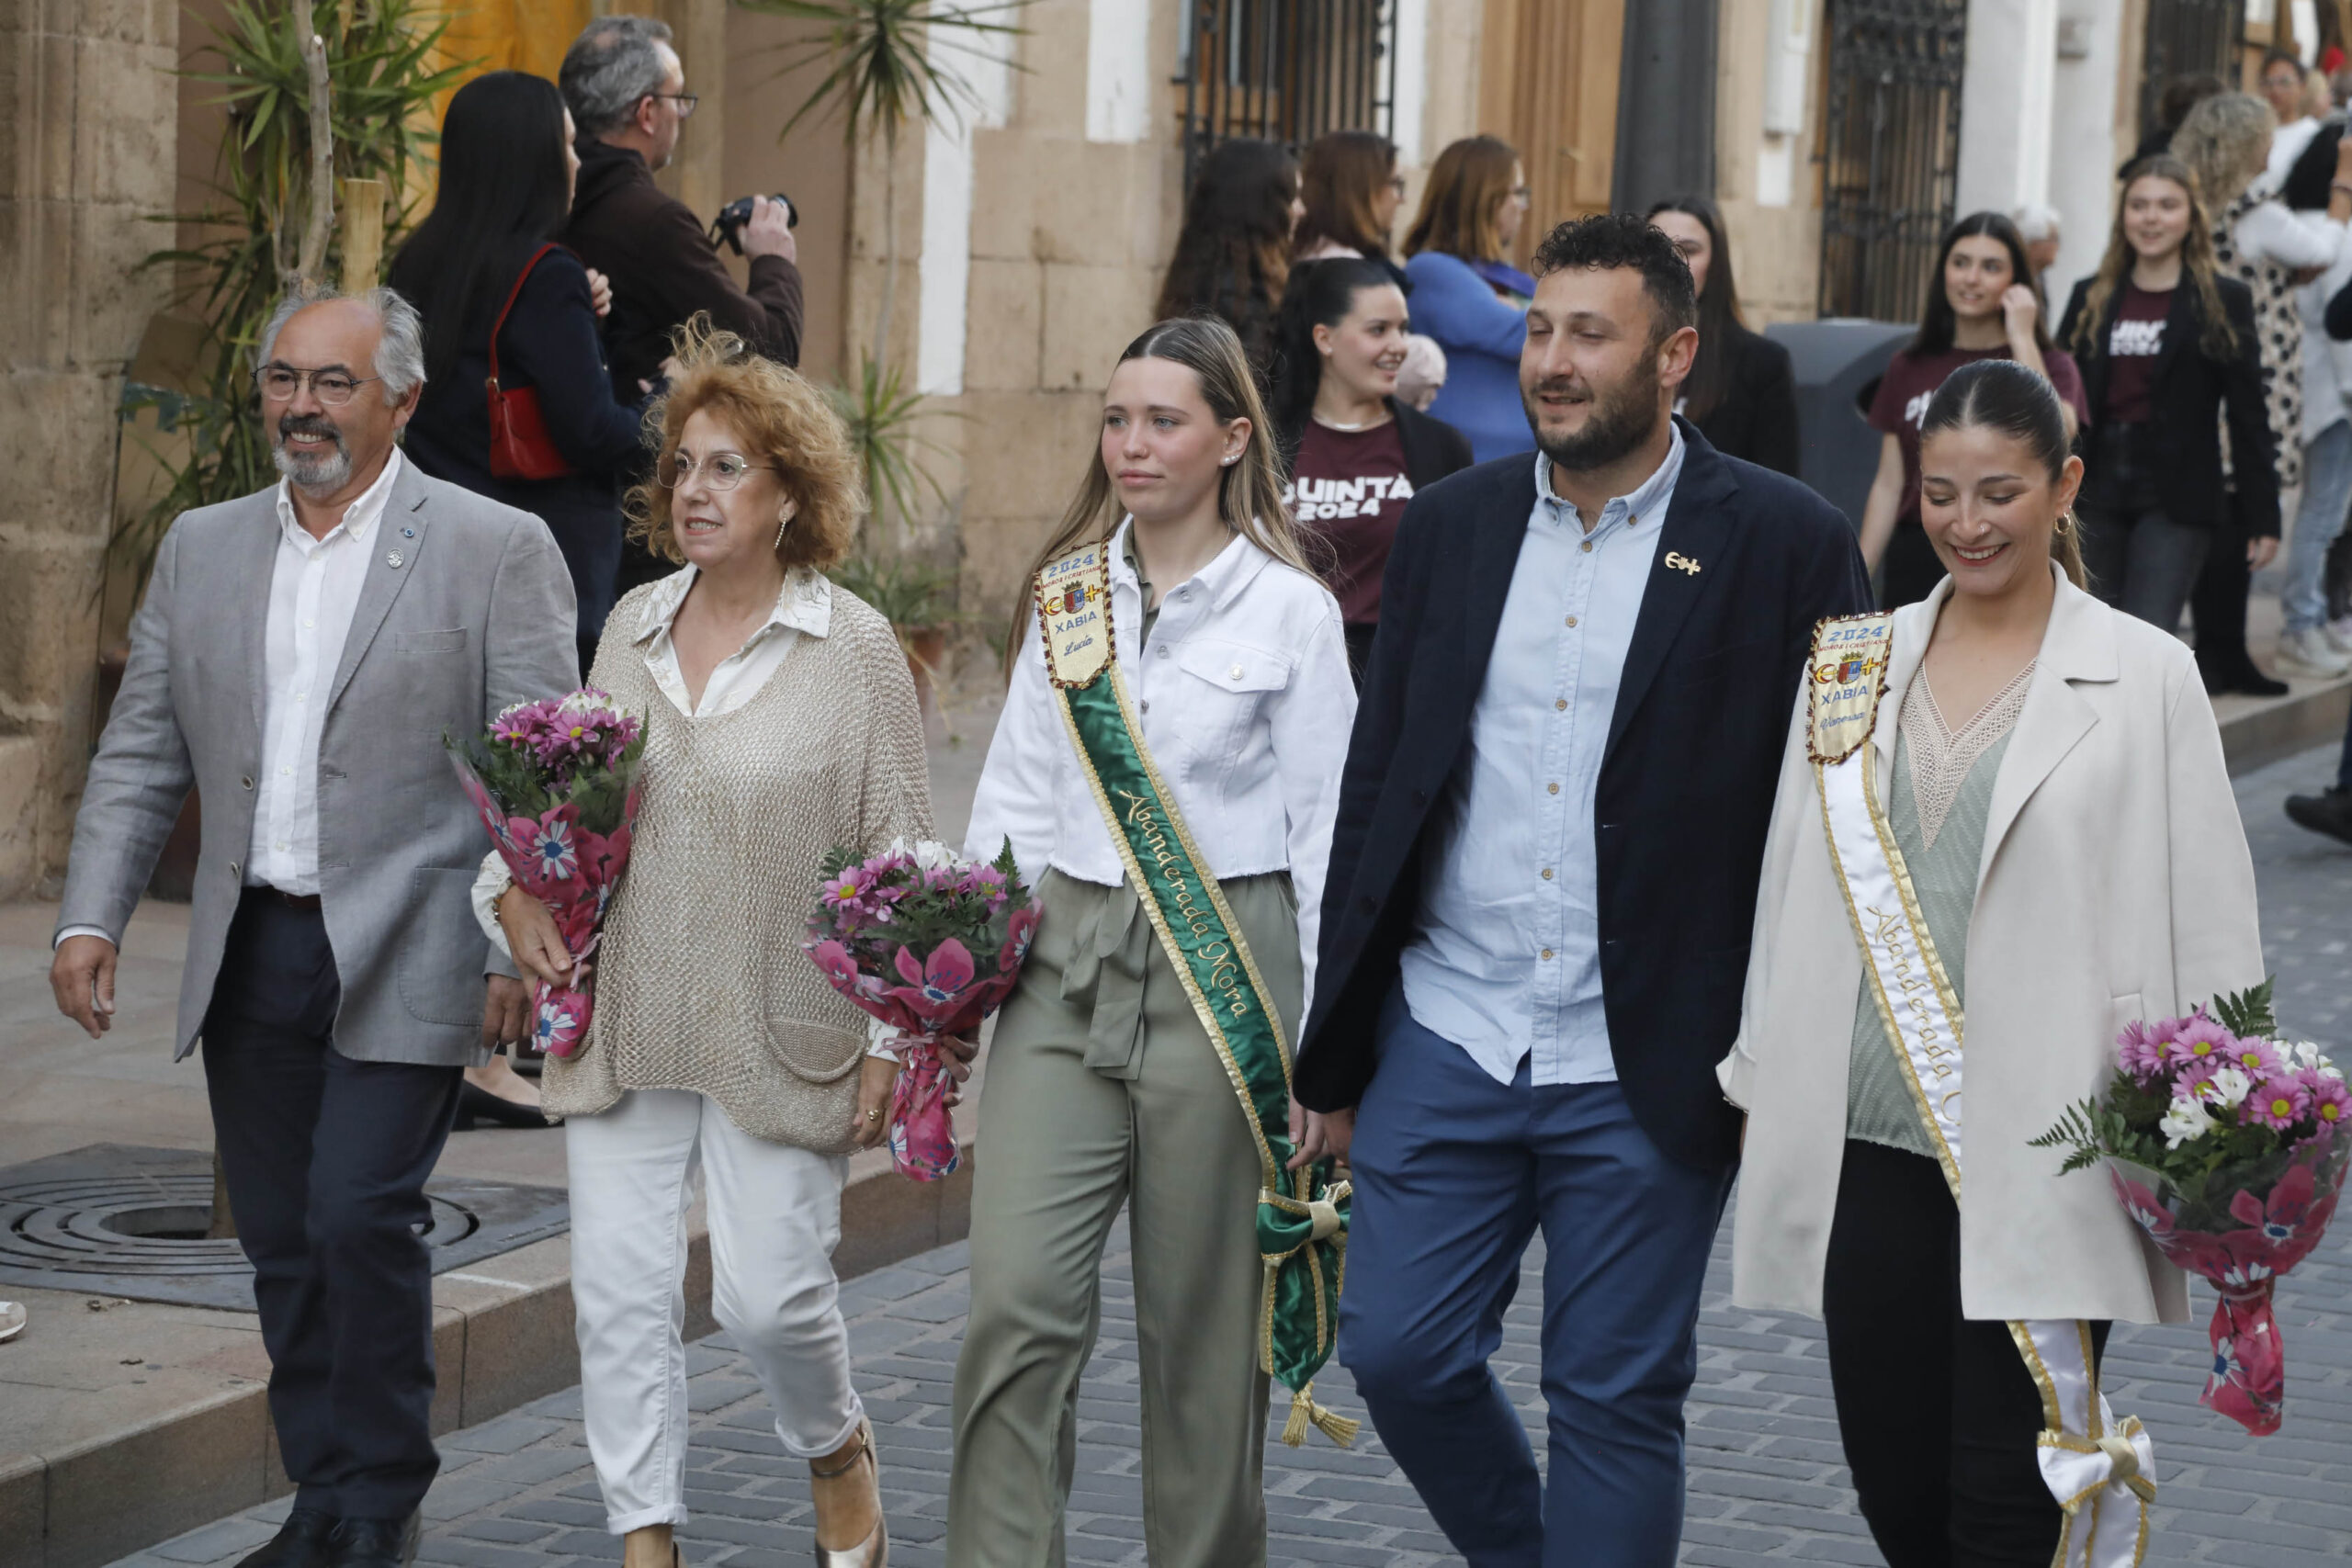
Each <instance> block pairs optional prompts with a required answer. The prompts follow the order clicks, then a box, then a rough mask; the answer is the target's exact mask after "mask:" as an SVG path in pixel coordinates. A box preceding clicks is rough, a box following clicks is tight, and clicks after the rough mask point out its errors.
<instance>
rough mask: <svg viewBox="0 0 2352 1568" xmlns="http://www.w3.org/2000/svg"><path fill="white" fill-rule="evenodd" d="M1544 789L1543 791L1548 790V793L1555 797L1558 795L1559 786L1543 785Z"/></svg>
mask: <svg viewBox="0 0 2352 1568" xmlns="http://www.w3.org/2000/svg"><path fill="white" fill-rule="evenodd" d="M1544 788H1545V789H1547V790H1549V791H1550V792H1551V793H1552V794H1554V795H1557V794H1559V793H1560V786H1559V785H1558V784H1545V785H1544Z"/></svg>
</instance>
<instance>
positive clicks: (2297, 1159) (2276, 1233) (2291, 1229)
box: [2033, 982, 2352, 1437]
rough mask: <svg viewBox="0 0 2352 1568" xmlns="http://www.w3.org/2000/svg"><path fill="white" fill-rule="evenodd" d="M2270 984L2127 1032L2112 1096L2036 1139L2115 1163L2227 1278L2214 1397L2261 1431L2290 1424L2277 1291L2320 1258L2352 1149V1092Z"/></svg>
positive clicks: (2168, 1248) (2080, 1160)
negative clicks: (2295, 1037) (2297, 1030)
mask: <svg viewBox="0 0 2352 1568" xmlns="http://www.w3.org/2000/svg"><path fill="white" fill-rule="evenodd" d="M2277 1035H2278V1021H2277V1020H2276V1019H2274V1018H2273V1017H2272V1015H2271V1007H2270V987H2269V985H2268V983H2267V982H2265V983H2264V984H2263V985H2261V986H2260V987H2256V988H2255V989H2254V990H2251V991H2246V992H2243V993H2241V994H2239V995H2236V996H2231V997H2223V998H2220V999H2219V1000H2217V1001H2215V1002H2214V1003H2213V1005H2212V1009H2211V1011H2210V1012H2209V1011H2208V1010H2206V1009H2204V1008H2201V1007H2200V1008H2199V1009H2198V1010H2196V1011H2195V1012H2194V1013H2192V1014H2190V1015H2189V1016H2188V1017H2187V1018H2168V1019H2165V1020H2162V1021H2159V1022H2156V1023H2134V1024H2132V1025H2131V1026H2130V1027H2129V1028H2127V1029H2125V1030H2124V1032H2122V1034H2121V1035H2120V1036H2119V1037H2118V1038H2117V1041H2116V1044H2117V1047H2118V1050H2119V1052H2120V1066H2118V1067H2117V1069H2116V1073H2115V1077H2114V1078H2113V1079H2112V1080H2110V1081H2109V1084H2108V1087H2107V1092H2106V1093H2105V1094H2104V1095H2102V1096H2100V1097H2099V1098H2098V1100H2085V1101H2084V1102H2083V1103H2082V1104H2081V1105H2079V1106H2076V1107H2075V1109H2074V1110H2073V1111H2069V1112H2067V1114H2066V1115H2065V1116H2064V1118H2063V1119H2062V1120H2061V1121H2060V1122H2059V1123H2058V1125H2057V1126H2055V1127H2053V1128H2052V1129H2051V1130H2050V1131H2049V1132H2048V1133H2046V1134H2042V1135H2041V1137H2039V1138H2037V1139H2035V1140H2034V1142H2033V1146H2034V1147H2036V1148H2054V1147H2058V1146H2060V1145H2067V1146H2071V1147H2072V1149H2073V1150H2074V1153H2073V1154H2072V1155H2070V1156H2068V1157H2067V1160H2066V1163H2065V1165H2064V1167H2063V1169H2064V1170H2080V1169H2083V1168H2086V1167H2087V1166H2090V1165H2093V1164H2097V1163H2100V1162H2102V1161H2103V1162H2104V1163H2105V1165H2106V1167H2107V1172H2108V1179H2109V1181H2110V1182H2112V1183H2113V1185H2114V1188H2115V1195H2116V1196H2117V1197H2118V1198H2119V1199H2120V1200H2121V1201H2122V1202H2123V1206H2124V1208H2125V1209H2126V1210H2127V1211H2129V1212H2130V1213H2131V1217H2132V1218H2133V1219H2134V1220H2136V1221H2138V1222H2139V1224H2140V1225H2141V1226H2142V1228H2143V1229H2144V1230H2146V1231H2147V1233H2148V1235H2149V1237H2150V1238H2151V1239H2152V1240H2153V1241H2154V1243H2155V1245H2156V1248H2157V1250H2159V1251H2161V1252H2162V1253H2163V1254H2164V1255H2165V1257H2166V1258H2170V1259H2172V1260H2173V1262H2175V1263H2177V1264H2178V1265H2179V1266H2180V1267H2181V1268H2183V1269H2187V1270H2188V1271H2189V1272H2190V1273H2192V1274H2196V1275H2199V1276H2200V1277H2202V1278H2204V1279H2206V1280H2211V1281H2212V1284H2213V1288H2214V1290H2215V1291H2216V1292H2219V1294H2220V1296H2221V1301H2220V1303H2219V1304H2218V1305H2217V1306H2216V1307H2215V1308H2214V1311H2213V1320H2212V1324H2211V1327H2210V1328H2209V1330H2208V1335H2207V1337H2208V1338H2209V1339H2210V1340H2211V1344H2212V1347H2213V1369H2212V1374H2211V1377H2209V1378H2208V1379H2207V1380H2206V1383H2205V1393H2204V1394H2203V1395H2202V1399H2203V1403H2204V1404H2207V1405H2208V1406H2210V1407H2211V1408H2212V1409H2215V1410H2218V1411H2220V1412H2221V1413H2222V1414H2223V1415H2225V1416H2229V1417H2230V1418H2231V1419H2232V1420H2233V1421H2235V1422H2237V1423H2238V1424H2239V1425H2240V1426H2242V1427H2245V1429H2246V1430H2248V1431H2250V1432H2252V1433H2254V1434H2255V1435H2256V1436H2257V1437H2265V1436H2267V1435H2268V1434H2270V1433H2272V1432H2275V1431H2277V1430H2278V1422H2279V1416H2280V1414H2281V1412H2282V1410H2283V1408H2284V1405H2285V1401H2286V1390H2287V1363H2286V1357H2285V1352H2284V1349H2283V1348H2282V1347H2281V1345H2280V1343H2279V1337H2278V1322H2277V1320H2276V1318H2275V1317H2274V1316H2273V1315H2272V1313H2271V1306H2270V1297H2271V1291H2272V1288H2273V1287H2274V1286H2275V1285H2276V1284H2277V1282H2278V1276H2280V1275H2281V1274H2284V1273H2286V1272H2287V1270H2289V1269H2292V1268H2293V1267H2294V1266H2295V1265H2296V1264H2298V1263H2301V1261H2302V1260H2303V1259H2304V1258H2307V1257H2309V1256H2310V1255H2311V1252H2312V1248H2313V1247H2317V1246H2318V1245H2319V1242H2320V1237H2321V1235H2323V1234H2324V1232H2325V1231H2326V1229H2327V1222H2328V1220H2329V1219H2330V1218H2331V1217H2333V1216H2334V1214H2335V1200H2336V1196H2337V1194H2338V1193H2339V1192H2340V1191H2341V1190H2342V1187H2343V1182H2344V1170H2345V1166H2346V1160H2347V1159H2352V1128H2347V1127H2346V1122H2352V1091H2347V1089H2346V1086H2345V1082H2344V1075H2343V1074H2342V1073H2340V1072H2338V1071H2337V1070H2336V1069H2335V1066H2334V1065H2333V1064H2332V1063H2330V1062H2329V1061H2328V1059H2327V1058H2326V1057H2325V1056H2324V1055H2321V1054H2320V1050H2319V1047H2318V1046H2316V1045H2313V1044H2311V1043H2308V1042H2305V1043H2299V1044H2290V1043H2287V1042H2285V1041H2283V1040H2280V1039H2278V1038H2277Z"/></svg>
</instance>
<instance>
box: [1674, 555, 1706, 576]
mask: <svg viewBox="0 0 2352 1568" xmlns="http://www.w3.org/2000/svg"><path fill="white" fill-rule="evenodd" d="M1666 564H1667V567H1668V570H1673V571H1679V572H1683V573H1685V574H1687V575H1689V576H1691V577H1696V576H1698V575H1699V563H1698V562H1697V561H1695V560H1692V559H1691V558H1690V557H1689V556H1686V555H1684V554H1683V553H1682V552H1681V551H1679V550H1668V551H1667V552H1666Z"/></svg>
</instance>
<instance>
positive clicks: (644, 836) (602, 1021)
mask: <svg viewBox="0 0 2352 1568" xmlns="http://www.w3.org/2000/svg"><path fill="white" fill-rule="evenodd" d="M649 592H651V588H650V586H649V587H646V588H640V589H638V590H637V591H636V592H632V593H630V594H628V596H627V597H625V598H624V599H622V600H621V602H620V604H617V605H616V606H615V607H614V610H613V613H612V615H611V617H610V618H609V619H608V620H607V621H606V622H605V637H604V641H603V642H602V643H601V644H600V645H599V646H598V648H597V649H596V665H595V670H594V674H593V675H592V677H591V683H592V684H594V685H596V686H600V687H602V688H603V689H604V690H605V691H606V692H609V693H610V694H612V696H613V698H614V701H615V703H616V705H617V706H619V707H621V708H623V709H626V710H627V711H628V712H630V713H634V714H640V715H643V716H645V720H646V743H645V761H644V765H643V769H642V771H641V772H640V773H639V791H640V794H639V802H638V817H637V832H636V839H635V843H634V846H633V848H632V849H631V851H630V855H629V863H628V871H627V872H626V873H624V874H623V875H622V877H621V883H620V887H619V890H618V891H617V892H616V894H615V895H614V897H613V906H612V908H611V910H610V912H609V913H608V914H607V915H606V917H605V940H604V944H603V946H602V948H601V950H600V951H599V953H597V956H596V958H595V960H594V964H595V968H596V1010H595V1016H594V1020H593V1021H592V1022H591V1023H590V1025H589V1030H588V1038H587V1041H586V1043H585V1047H584V1049H582V1051H581V1052H580V1054H579V1055H576V1056H573V1057H572V1058H571V1059H570V1060H568V1061H567V1060H558V1059H556V1058H553V1057H550V1058H548V1063H547V1066H546V1069H545V1076H544V1077H543V1078H542V1080H541V1091H542V1097H543V1100H544V1101H545V1104H546V1106H547V1109H548V1111H550V1112H551V1113H555V1114H560V1115H564V1116H586V1115H593V1114H594V1113H595V1112H597V1111H606V1110H609V1109H611V1107H612V1106H613V1105H614V1104H615V1103H616V1102H617V1101H618V1100H619V1099H620V1097H621V1094H622V1092H623V1091H624V1090H627V1089H691V1090H694V1091H695V1092H697V1093H700V1094H706V1095H708V1096H709V1097H710V1098H711V1099H712V1100H716V1101H718V1105H719V1107H720V1108H721V1109H722V1110H724V1111H726V1112H727V1115H728V1118H729V1120H730V1121H732V1122H734V1123H735V1124H736V1125H737V1126H738V1127H741V1129H742V1130H743V1131H745V1132H747V1133H750V1134H752V1135H753V1136H755V1137H761V1138H766V1139H768V1140H770V1141H771V1142H775V1143H780V1144H792V1145H797V1146H799V1147H802V1148H807V1149H814V1150H817V1151H818V1152H820V1153H823V1154H840V1153H842V1152H845V1151H846V1150H848V1149H849V1148H850V1147H851V1146H852V1137H851V1126H850V1122H851V1119H852V1117H853V1115H854V1112H855V1111H856V1100H857V1077H858V1075H857V1066H858V1062H859V1060H860V1058H861V1057H863V1056H864V1055H865V1041H866V1029H865V1014H864V1013H862V1012H860V1011H859V1010H857V1009H856V1008H854V1007H853V1006H851V1005H850V1003H849V1002H848V1001H847V1000H846V999H845V998H842V996H841V995H840V994H839V993H838V992H836V991H835V990H834V989H833V988H832V987H831V985H830V984H829V983H827V981H826V980H825V978H824V976H822V975H820V974H819V973H818V970H817V966H816V965H815V964H812V963H811V962H809V955H808V954H807V953H803V952H802V951H801V949H800V942H801V939H802V937H803V935H804V934H805V931H806V927H807V922H808V919H809V910H810V909H812V908H815V906H816V901H817V886H818V881H819V874H818V866H819V864H820V862H822V861H823V859H824V857H825V852H827V851H828V850H830V849H831V848H833V847H834V846H835V845H837V844H845V845H849V846H851V847H853V848H854V849H856V850H857V851H859V852H861V853H866V852H872V851H874V850H876V849H879V848H881V847H882V846H884V845H886V844H888V842H889V841H890V840H892V839H894V838H899V837H904V838H907V839H909V840H913V839H917V838H929V837H931V836H932V832H933V829H932V818H931V773H930V767H929V764H928V762H927V761H926V759H925V757H924V753H923V741H922V718H921V716H920V715H919V713H918V711H917V709H916V706H915V691H914V682H913V681H912V680H911V679H910V677H909V675H908V673H907V660H906V655H905V654H904V653H903V652H902V651H901V650H900V649H899V641H898V638H897V637H895V636H894V635H893V634H892V632H891V630H890V626H889V623H888V621H886V620H884V619H883V618H882V617H881V615H878V614H876V612H875V611H874V610H873V609H872V608H871V607H870V606H869V605H867V604H865V603H864V602H863V601H861V600H859V599H857V598H856V597H854V595H852V594H850V593H848V592H844V591H842V589H841V588H840V587H839V586H838V585H836V586H834V587H833V588H832V612H831V626H830V629H829V631H828V633H827V635H826V636H824V637H810V636H807V635H806V634H803V635H802V637H801V638H800V641H799V643H798V645H797V646H796V647H795V648H793V649H792V650H791V652H790V653H789V654H788V655H787V656H786V659H785V660H784V662H783V663H782V664H781V665H780V666H779V667H778V668H777V670H776V671H775V674H773V675H771V676H770V677H768V680H767V682H766V684H765V685H763V686H762V687H761V688H760V690H759V692H758V693H757V694H755V695H753V696H752V699H751V701H749V702H748V703H746V704H744V705H742V706H741V707H740V708H737V709H735V710H734V711H733V712H731V713H726V714H719V715H717V716H708V717H701V718H690V717H688V716H684V715H683V714H681V713H679V712H678V711H677V709H676V708H675V707H673V705H671V704H670V702H669V700H668V699H667V698H665V697H663V696H662V693H661V690H660V688H659V687H657V686H656V685H655V684H654V682H653V676H652V674H651V672H650V671H648V670H647V668H646V664H645V658H644V654H643V652H642V650H641V649H639V648H638V647H637V646H636V644H635V641H634V639H633V633H634V632H635V630H636V628H637V626H638V622H639V606H640V605H641V604H642V603H643V601H644V598H645V596H646V594H648V593H649Z"/></svg>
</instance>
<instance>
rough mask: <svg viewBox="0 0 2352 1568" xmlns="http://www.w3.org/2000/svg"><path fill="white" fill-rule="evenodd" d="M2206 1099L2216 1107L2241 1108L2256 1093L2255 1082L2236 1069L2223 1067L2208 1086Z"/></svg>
mask: <svg viewBox="0 0 2352 1568" xmlns="http://www.w3.org/2000/svg"><path fill="white" fill-rule="evenodd" d="M2205 1087H2206V1096H2205V1098H2206V1099H2207V1100H2211V1102H2212V1103H2214V1104H2216V1105H2226V1106H2233V1107H2234V1106H2239V1105H2243V1104H2245V1097H2246V1096H2247V1095H2249V1094H2252V1093H2253V1092H2254V1080H2253V1079H2252V1078H2250V1077H2246V1076H2245V1074H2244V1073H2242V1072H2240V1071H2238V1069H2237V1068H2235V1067H2223V1068H2222V1070H2221V1071H2220V1072H2218V1073H2215V1074H2214V1075H2213V1077H2212V1078H2211V1080H2210V1081H2209V1082H2208V1083H2207V1084H2206V1086H2205Z"/></svg>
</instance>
